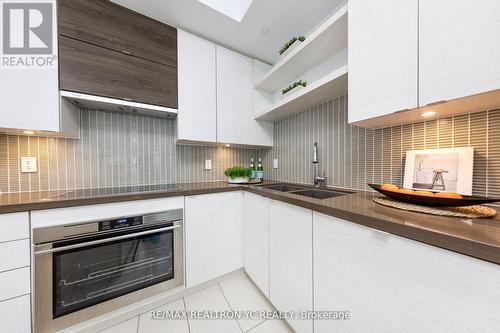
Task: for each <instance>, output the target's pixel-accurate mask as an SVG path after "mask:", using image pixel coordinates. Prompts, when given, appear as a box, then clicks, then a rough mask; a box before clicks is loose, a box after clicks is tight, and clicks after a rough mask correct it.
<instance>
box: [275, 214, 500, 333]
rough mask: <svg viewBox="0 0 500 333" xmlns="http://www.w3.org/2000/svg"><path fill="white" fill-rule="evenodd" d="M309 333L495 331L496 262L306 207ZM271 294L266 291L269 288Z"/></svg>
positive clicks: (499, 300)
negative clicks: (309, 219) (330, 314)
mask: <svg viewBox="0 0 500 333" xmlns="http://www.w3.org/2000/svg"><path fill="white" fill-rule="evenodd" d="M313 219H314V309H315V310H319V311H330V310H347V311H351V314H352V318H351V319H350V320H346V321H335V320H317V321H315V326H314V327H315V333H330V332H344V331H346V332H499V331H500V320H499V319H498V315H499V313H500V266H499V265H496V264H492V263H488V262H486V261H482V260H478V259H474V258H471V257H468V256H464V255H460V254H457V253H454V252H451V251H448V250H443V249H440V248H437V247H434V246H430V245H426V244H423V243H419V242H415V241H411V240H408V239H405V238H402V237H399V236H395V235H391V234H387V233H383V232H380V231H377V230H373V229H370V228H367V227H363V226H360V225H357V224H354V223H351V222H347V221H344V220H341V219H337V218H333V217H329V216H326V215H322V214H319V213H314V218H313ZM271 292H272V289H271Z"/></svg>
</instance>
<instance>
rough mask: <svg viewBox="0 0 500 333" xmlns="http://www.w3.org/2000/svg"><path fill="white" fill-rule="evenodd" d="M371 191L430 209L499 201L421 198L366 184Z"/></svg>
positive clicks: (464, 198)
mask: <svg viewBox="0 0 500 333" xmlns="http://www.w3.org/2000/svg"><path fill="white" fill-rule="evenodd" d="M368 186H370V187H371V188H372V189H374V190H375V191H378V192H380V193H382V194H383V195H385V196H388V197H389V198H392V199H394V200H397V201H403V202H408V203H411V204H415V205H422V206H431V207H464V206H474V205H481V204H486V203H492V202H497V201H500V198H491V197H474V196H468V195H464V196H463V199H454V198H442V197H435V196H434V197H431V196H423V195H415V194H408V193H400V192H393V191H386V190H383V189H381V185H377V184H368Z"/></svg>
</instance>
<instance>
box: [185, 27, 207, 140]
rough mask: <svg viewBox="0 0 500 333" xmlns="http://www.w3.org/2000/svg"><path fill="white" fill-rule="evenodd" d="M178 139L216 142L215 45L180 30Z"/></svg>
mask: <svg viewBox="0 0 500 333" xmlns="http://www.w3.org/2000/svg"><path fill="white" fill-rule="evenodd" d="M178 53H179V67H178V70H179V114H178V118H177V137H178V140H181V141H182V140H186V141H190V140H191V141H200V142H216V141H217V102H216V88H217V78H216V61H215V44H214V43H212V42H209V41H207V40H205V39H202V38H199V37H197V36H194V35H192V34H189V33H187V32H184V31H181V30H178Z"/></svg>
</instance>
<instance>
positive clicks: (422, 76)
mask: <svg viewBox="0 0 500 333" xmlns="http://www.w3.org/2000/svg"><path fill="white" fill-rule="evenodd" d="M498 13H500V2H498V1H495V0H486V1H474V0H460V1H452V0H440V1H432V0H420V2H419V28H420V29H419V41H420V45H419V51H420V52H419V59H420V65H419V82H420V90H419V91H420V105H422V106H423V105H427V104H429V103H435V102H439V101H443V100H450V99H454V98H458V97H463V96H468V95H473V94H478V93H482V92H487V91H491V90H495V89H500V62H499V61H498V55H499V54H500V34H499V31H500V20H498ZM349 19H350V18H349Z"/></svg>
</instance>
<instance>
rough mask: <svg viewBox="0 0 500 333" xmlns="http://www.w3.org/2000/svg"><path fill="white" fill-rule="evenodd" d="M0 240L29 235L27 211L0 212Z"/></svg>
mask: <svg viewBox="0 0 500 333" xmlns="http://www.w3.org/2000/svg"><path fill="white" fill-rule="evenodd" d="M0 228H1V230H2V232H1V233H0V242H8V241H12V240H18V239H23V238H29V236H30V223H29V216H28V213H15V214H1V215H0Z"/></svg>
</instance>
